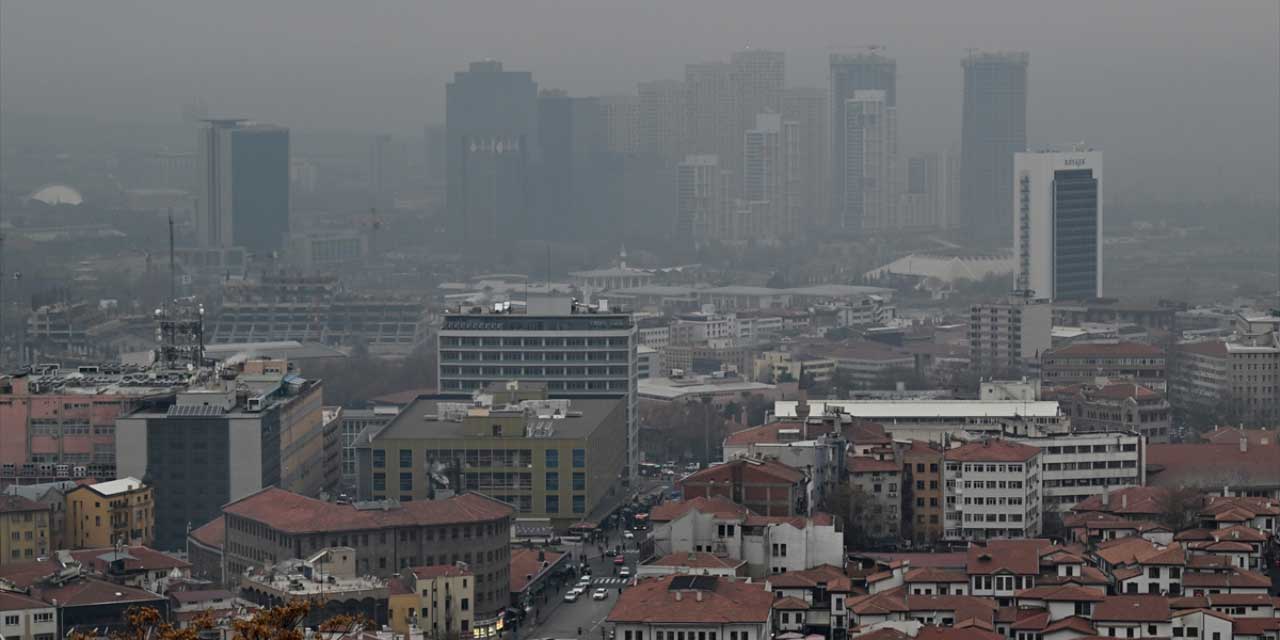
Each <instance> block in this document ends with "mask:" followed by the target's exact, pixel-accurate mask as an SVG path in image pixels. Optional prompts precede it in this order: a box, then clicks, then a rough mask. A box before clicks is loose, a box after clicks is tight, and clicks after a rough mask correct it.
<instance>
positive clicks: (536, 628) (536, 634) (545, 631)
mask: <svg viewBox="0 0 1280 640" xmlns="http://www.w3.org/2000/svg"><path fill="white" fill-rule="evenodd" d="M621 542H622V536H621V533H620V532H618V531H616V530H615V531H612V532H611V535H610V537H609V542H608V546H616V545H618V544H621ZM628 542H630V543H631V544H629V545H627V547H626V548H627V549H628V550H627V551H624V552H623V557H624V558H626V566H628V567H630V568H631V571H633V572H634V571H635V570H636V556H637V552H636V545H635V543H634V541H628ZM608 546H606V548H608ZM584 550H585V552H586V554H587V559H588V564H589V565H590V566H591V575H592V576H593V577H592V579H591V588H590V590H589V591H588V592H587V593H585V594H583V595H582V596H580V597H579V598H578V601H577V602H565V601H564V594H565V591H567V590H568V589H569V588H570V587H572V585H566V586H565V588H563V589H561V590H560V591H557V592H554V593H549V594H548V595H549V596H550V597H549V598H548V602H547V603H546V604H545V605H542V606H541V607H540V608H539V609H540V610H537V611H535V612H534V615H535V617H536V618H537V620H538V622H537V623H536V624H534V625H533V626H525V627H523V628H521V629H520V630H519V632H518V635H517V636H516V638H518V639H519V640H524V639H526V638H528V639H531V640H532V639H539V640H541V639H543V638H554V639H556V640H559V639H561V638H579V637H581V638H602V639H604V638H608V634H609V630H608V626H609V625H607V624H606V623H605V618H607V617H609V611H610V610H612V609H613V605H614V603H615V602H617V599H618V589H619V588H625V584H626V581H625V580H623V579H622V578H619V577H616V573H617V572H616V568H617V565H615V564H613V558H610V557H604V556H601V555H600V551H599V550H598V548H597V547H595V546H594V545H590V544H588V545H585V549H584ZM577 553H580V552H578V551H575V554H577ZM597 588H604V589H605V590H606V593H608V595H609V597H608V598H606V599H604V600H593V599H591V592H593V591H595V590H596V589H597ZM578 629H582V633H581V635H579V633H578Z"/></svg>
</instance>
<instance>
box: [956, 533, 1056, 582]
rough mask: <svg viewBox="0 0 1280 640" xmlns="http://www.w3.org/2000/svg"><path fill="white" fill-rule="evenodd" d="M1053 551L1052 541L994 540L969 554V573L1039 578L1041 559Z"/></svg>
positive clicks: (966, 561) (967, 563) (975, 545)
mask: <svg viewBox="0 0 1280 640" xmlns="http://www.w3.org/2000/svg"><path fill="white" fill-rule="evenodd" d="M1052 550H1053V545H1052V544H1051V543H1050V542H1049V541H1048V540H1042V539H1038V538H1029V539H1026V540H990V541H988V542H987V544H986V545H985V546H983V545H979V544H974V545H971V546H970V547H969V549H968V551H967V556H966V559H965V571H967V572H968V573H969V575H989V574H996V573H1013V574H1020V575H1037V574H1039V573H1040V557H1041V556H1042V555H1045V554H1046V553H1048V552H1049V551H1052Z"/></svg>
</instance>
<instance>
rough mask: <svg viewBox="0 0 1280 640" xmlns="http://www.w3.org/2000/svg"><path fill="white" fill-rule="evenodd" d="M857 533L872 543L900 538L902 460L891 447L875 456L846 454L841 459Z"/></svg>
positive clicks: (894, 541) (893, 541) (902, 483)
mask: <svg viewBox="0 0 1280 640" xmlns="http://www.w3.org/2000/svg"><path fill="white" fill-rule="evenodd" d="M845 467H846V468H847V469H848V472H849V487H850V489H851V490H852V492H853V495H852V499H853V504H854V505H855V508H856V509H857V511H856V512H857V513H858V514H859V517H858V520H857V522H856V524H855V526H856V527H857V530H858V531H859V533H861V534H862V536H863V537H864V538H865V539H866V540H867V541H868V542H872V543H889V544H895V543H896V542H897V541H898V540H901V535H902V532H901V527H902V520H903V512H902V508H903V507H902V504H903V493H904V489H903V485H904V480H903V476H902V471H903V468H902V463H901V462H899V461H898V460H897V458H896V457H895V455H894V453H893V450H892V449H891V448H890V449H889V451H887V452H884V453H880V454H877V455H875V456H849V458H848V460H847V461H846V462H845Z"/></svg>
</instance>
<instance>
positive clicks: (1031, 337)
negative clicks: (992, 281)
mask: <svg viewBox="0 0 1280 640" xmlns="http://www.w3.org/2000/svg"><path fill="white" fill-rule="evenodd" d="M1052 329H1053V319H1052V307H1051V306H1050V305H1049V301H1048V300H1047V299H1033V298H1020V297H1016V296H1014V297H1010V298H1009V299H1008V300H1006V301H1004V302H994V303H984V304H975V305H973V306H972V307H970V308H969V359H970V362H972V364H973V367H974V369H975V370H976V371H977V372H978V373H979V374H981V375H984V376H1009V375H1015V374H1018V373H1032V372H1035V371H1038V370H1039V367H1040V357H1041V355H1042V354H1043V353H1044V352H1045V351H1048V350H1049V348H1050V347H1051V346H1052V344H1053V343H1052V337H1051V333H1052V332H1051V330H1052Z"/></svg>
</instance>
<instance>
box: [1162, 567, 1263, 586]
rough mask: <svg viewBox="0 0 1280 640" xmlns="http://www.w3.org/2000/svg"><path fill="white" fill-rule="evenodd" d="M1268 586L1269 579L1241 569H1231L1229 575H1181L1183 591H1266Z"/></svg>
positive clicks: (1192, 573)
mask: <svg viewBox="0 0 1280 640" xmlns="http://www.w3.org/2000/svg"><path fill="white" fill-rule="evenodd" d="M1270 586H1271V579H1270V578H1268V577H1267V576H1264V575H1262V574H1261V573H1256V572H1253V571H1244V570H1241V569H1233V570H1232V572H1231V573H1202V572H1199V571H1194V572H1187V573H1185V574H1183V575H1182V588H1183V590H1186V589H1191V588H1196V587H1199V588H1203V589H1214V588H1217V589H1226V588H1234V589H1242V588H1243V589H1248V588H1255V589H1256V588H1261V589H1267V588H1269V587H1270Z"/></svg>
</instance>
